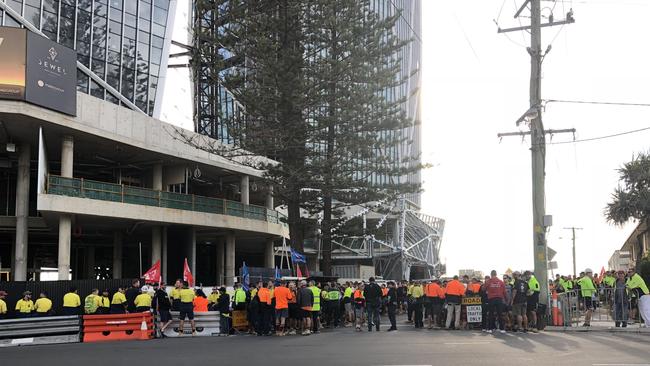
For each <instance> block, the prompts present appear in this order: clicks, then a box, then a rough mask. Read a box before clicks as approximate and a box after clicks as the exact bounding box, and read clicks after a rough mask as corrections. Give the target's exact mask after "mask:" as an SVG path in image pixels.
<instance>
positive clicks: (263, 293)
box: [257, 287, 271, 305]
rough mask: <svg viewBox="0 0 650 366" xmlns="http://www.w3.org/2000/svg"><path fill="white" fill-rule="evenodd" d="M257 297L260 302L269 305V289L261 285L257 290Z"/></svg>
mask: <svg viewBox="0 0 650 366" xmlns="http://www.w3.org/2000/svg"><path fill="white" fill-rule="evenodd" d="M257 297H258V298H259V299H260V303H262V304H267V305H271V290H269V289H268V288H266V287H262V288H260V289H259V290H257Z"/></svg>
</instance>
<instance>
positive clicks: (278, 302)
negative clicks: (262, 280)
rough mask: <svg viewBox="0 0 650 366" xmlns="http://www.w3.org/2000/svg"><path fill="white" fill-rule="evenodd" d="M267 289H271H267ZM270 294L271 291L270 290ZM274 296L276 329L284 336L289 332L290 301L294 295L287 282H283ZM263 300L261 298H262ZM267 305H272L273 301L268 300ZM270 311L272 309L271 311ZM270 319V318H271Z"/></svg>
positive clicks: (278, 333) (276, 331)
mask: <svg viewBox="0 0 650 366" xmlns="http://www.w3.org/2000/svg"><path fill="white" fill-rule="evenodd" d="M267 291H269V290H268V289H267ZM269 296H270V291H269ZM273 296H274V298H275V316H276V325H277V327H276V329H275V334H276V335H278V336H284V335H286V334H287V333H286V332H287V328H289V327H288V326H287V319H289V302H290V301H291V300H295V299H294V295H293V293H292V292H291V290H290V289H289V288H288V287H287V284H286V282H284V283H281V284H280V285H279V286H277V287H276V288H275V290H274V291H273ZM260 302H261V300H260ZM267 306H268V307H269V308H270V307H271V301H270V300H269V301H267ZM269 313H270V311H269ZM269 320H270V319H269Z"/></svg>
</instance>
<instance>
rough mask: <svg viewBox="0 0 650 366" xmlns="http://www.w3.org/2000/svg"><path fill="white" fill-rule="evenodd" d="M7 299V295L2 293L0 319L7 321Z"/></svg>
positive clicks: (0, 297)
mask: <svg viewBox="0 0 650 366" xmlns="http://www.w3.org/2000/svg"><path fill="white" fill-rule="evenodd" d="M6 297H7V293H6V292H4V291H0V319H5V318H6V317H7V303H6V302H5V298H6Z"/></svg>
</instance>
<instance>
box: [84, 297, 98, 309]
mask: <svg viewBox="0 0 650 366" xmlns="http://www.w3.org/2000/svg"><path fill="white" fill-rule="evenodd" d="M84 311H85V312H86V314H94V313H95V312H96V311H97V302H95V295H88V296H86V299H85V300H84Z"/></svg>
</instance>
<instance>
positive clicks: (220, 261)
mask: <svg viewBox="0 0 650 366" xmlns="http://www.w3.org/2000/svg"><path fill="white" fill-rule="evenodd" d="M225 246H226V241H225V239H224V238H219V239H217V285H219V286H220V285H223V284H224V279H223V269H224V249H225Z"/></svg>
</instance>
